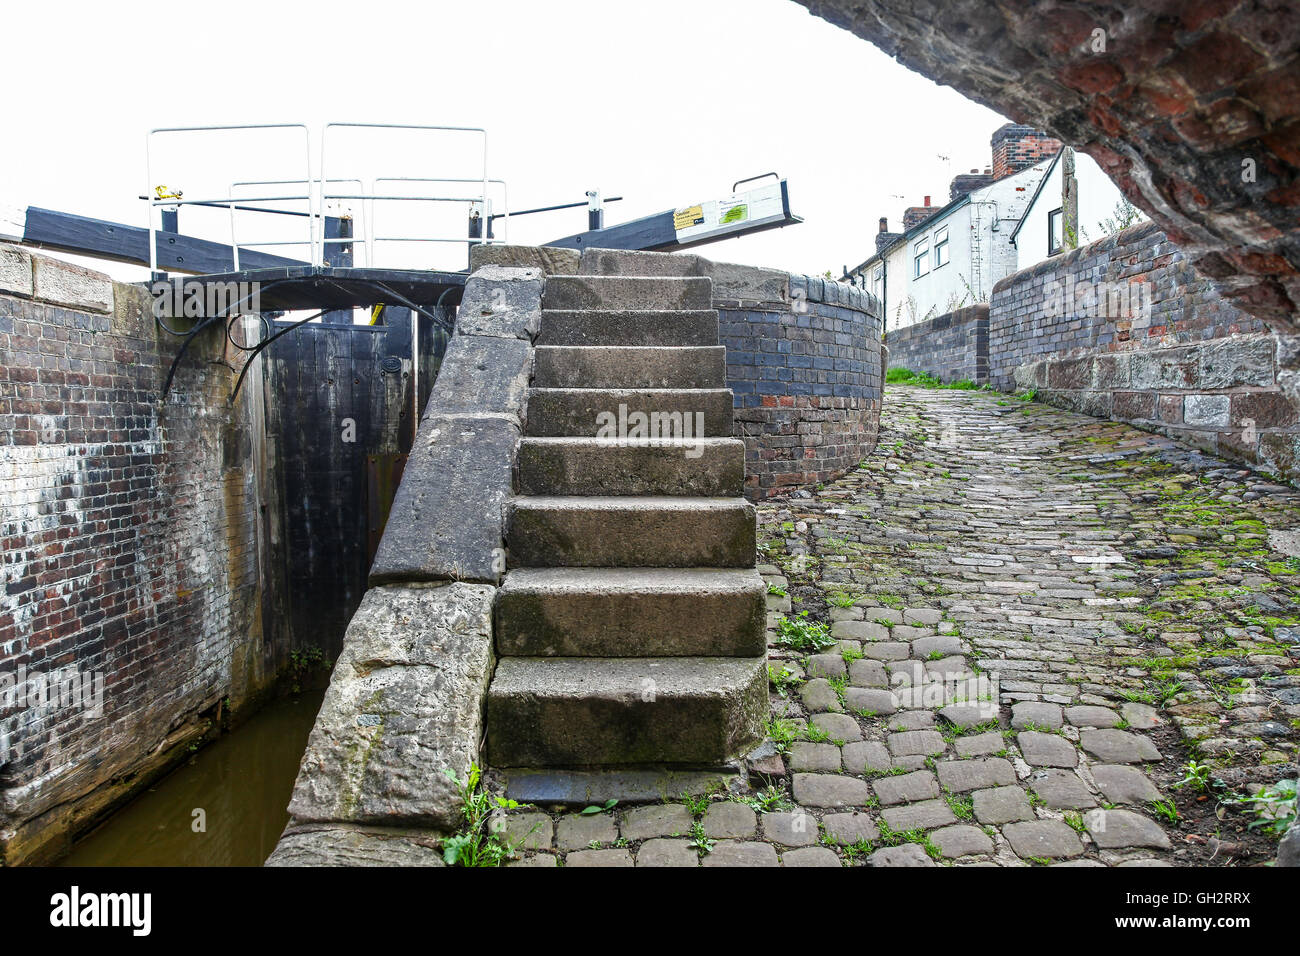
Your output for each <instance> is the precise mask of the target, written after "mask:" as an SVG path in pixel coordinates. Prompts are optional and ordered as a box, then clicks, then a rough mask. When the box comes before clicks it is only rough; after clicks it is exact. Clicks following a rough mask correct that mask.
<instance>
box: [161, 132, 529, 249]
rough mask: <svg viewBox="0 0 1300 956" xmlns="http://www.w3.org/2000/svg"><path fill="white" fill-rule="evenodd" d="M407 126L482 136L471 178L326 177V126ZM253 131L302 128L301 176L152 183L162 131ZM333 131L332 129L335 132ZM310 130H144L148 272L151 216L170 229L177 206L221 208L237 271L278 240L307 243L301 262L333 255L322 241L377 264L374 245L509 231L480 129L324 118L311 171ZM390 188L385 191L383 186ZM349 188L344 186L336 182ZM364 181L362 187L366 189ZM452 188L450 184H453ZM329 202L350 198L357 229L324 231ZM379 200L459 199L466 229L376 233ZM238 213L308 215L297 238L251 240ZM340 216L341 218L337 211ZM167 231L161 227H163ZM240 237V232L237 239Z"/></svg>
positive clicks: (482, 239) (505, 200) (464, 239)
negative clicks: (469, 187) (171, 186)
mask: <svg viewBox="0 0 1300 956" xmlns="http://www.w3.org/2000/svg"><path fill="white" fill-rule="evenodd" d="M348 129H351V130H407V131H415V132H427V133H433V134H446V133H450V134H467V135H471V136H475V137H478V138H480V140H481V164H482V165H481V168H482V175H481V176H476V177H474V178H463V177H446V176H376V177H373V178H370V179H369V180H368V181H367V180H365V179H362V178H358V177H352V176H350V177H331V176H330V175H329V162H330V153H329V142H330V138H331V137H330V131H331V130H335V131H341V130H348ZM252 130H301V131H302V134H303V141H304V145H305V149H304V153H303V155H304V159H305V163H304V175H303V177H302V178H300V179H276V180H239V181H234V182H231V183H230V184H229V186H228V188H227V194H226V195H225V196H212V197H206V196H205V197H202V198H199V199H191V198H186V197H184V196H183V194H181V193H175V194H167V193H165V192H164V191H163V190H162V189H161V188H158V189H155V185H154V182H153V176H154V166H155V162H154V143H155V138H156V137H158V136H160V135H163V134H190V133H213V132H218V133H220V132H225V133H231V132H238V131H252ZM336 135H337V133H336ZM311 161H312V152H311V130H310V129H309V128H308V126H307V125H306V124H303V123H258V124H244V125H228V126H173V127H160V128H157V129H153V130H150V131H149V134H148V137H147V140H146V175H147V176H148V177H149V192H148V193H147V195H146V197H145V198H147V199H148V202H149V267H150V271H151V272H157V271H158V261H157V232H158V215H157V211H159V210H161V211H162V213H163V215H164V223H165V222H166V221H167V220H166V216H167V214H168V213H171V223H172V224H173V225H172V226H171V227H170V228H171V230H172V231H176V230H177V229H178V227H177V226H176V225H175V223H176V222H177V219H176V213H178V211H179V209H180V207H181V206H201V207H216V208H223V209H225V210H227V212H228V213H229V228H230V244H231V249H232V258H233V262H234V268H235V270H236V271H238V270H239V268H240V261H239V259H240V256H239V253H240V250H241V249H254V248H270V247H280V246H306V247H307V251H308V255H307V261H308V262H310V263H311V264H313V265H323V264H328V263H330V262H331V260H332V259H333V258H334V257H332V256H331V255H329V249H328V247H329V246H332V245H345V244H346V245H349V246H350V247H351V248H353V249H356V248H360V249H362V250H364V255H365V264H366V265H367V266H371V267H374V266H376V265H378V264H379V258H380V257H379V254H378V252H379V250H378V248H377V247H378V245H379V244H380V243H412V242H420V243H460V244H467V245H475V244H481V243H492V242H504V241H506V240H507V239H508V236H509V223H510V203H509V194H508V192H507V189H506V183H505V181H504V180H502V179H493V178H491V177H490V176H489V175H488V167H487V131H486V130H485V129H482V128H480V127H466V126H429V125H413V124H397V123H342V122H331V123H326V124H325V125H324V126H323V127H322V130H321V142H320V168H319V171H318V174H317V175H315V176H313V175H312V170H311ZM401 183H437V184H460V185H465V184H476V185H479V186H481V189H480V190H478V191H476V192H475V193H474V194H472V195H468V196H430V195H424V194H418V193H408V192H404V191H402V188H401V186H400V185H396V184H401ZM385 184H389V185H394V186H395V190H394V191H391V192H390V191H389V188H388V185H385ZM344 185H347V186H355V189H351V190H344V189H341V188H340V187H341V186H344ZM252 187H258V190H257V192H258V193H259V194H258V195H255V196H248V195H242V194H237V191H238V190H244V189H249V188H252ZM271 187H302V188H300V189H291V190H287V191H284V192H277V191H276V190H275V189H274V188H271ZM367 187H369V188H367ZM494 187H500V192H501V204H502V209H503V210H504V212H495V213H494V212H493V196H492V193H493V190H494ZM453 191H454V190H453ZM333 202H349V203H357V204H358V205H359V207H360V215H359V216H354V217H353V222H354V223H359V224H360V229H359V234H356V235H353V236H342V237H338V236H328V235H326V234H325V233H326V230H325V229H324V228H323V225H324V221H325V218H326V216H327V206H328V205H329V204H330V203H333ZM252 203H294V204H301V207H300V208H298V209H283V208H280V209H277V208H267V207H257V206H253V205H250V204H252ZM383 203H464V204H465V205H466V206H467V207H468V208H467V214H466V217H465V220H464V221H465V222H467V223H468V228H467V229H466V230H465V232H464V233H462V234H460V235H439V234H436V231H435V234H425V235H396V234H394V235H379V234H377V232H376V229H375V209H376V206H377V205H379V204H383ZM237 214H263V215H290V216H301V217H304V218H306V220H307V229H306V235H305V237H301V238H289V239H284V238H274V239H272V238H264V237H261V236H258V235H256V234H254V235H253V236H252V237H251V238H250V237H249V235H248V233H247V231H246V230H245V229H244V228H241V227H240V226H237V223H236V220H237ZM340 218H342V217H340ZM496 219H503V220H504V222H503V228H502V237H501V238H500V239H498V238H497V237H496V236H495V235H494V234H493V232H492V228H491V224H492V222H493V221H494V220H496ZM164 229H166V226H164ZM241 237H242V238H241Z"/></svg>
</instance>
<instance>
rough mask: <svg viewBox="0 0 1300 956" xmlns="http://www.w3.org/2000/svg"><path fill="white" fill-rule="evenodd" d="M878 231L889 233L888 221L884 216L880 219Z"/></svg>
mask: <svg viewBox="0 0 1300 956" xmlns="http://www.w3.org/2000/svg"><path fill="white" fill-rule="evenodd" d="M880 231H881V232H889V220H888V219H886V218H885V217H884V216H881V217H880Z"/></svg>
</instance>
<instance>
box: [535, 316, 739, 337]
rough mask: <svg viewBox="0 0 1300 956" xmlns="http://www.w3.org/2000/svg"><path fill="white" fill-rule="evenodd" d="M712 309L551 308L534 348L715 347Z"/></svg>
mask: <svg viewBox="0 0 1300 956" xmlns="http://www.w3.org/2000/svg"><path fill="white" fill-rule="evenodd" d="M718 342H719V339H718V313H717V312H715V311H714V310H712V309H692V310H681V309H678V310H664V309H581V310H576V309H551V310H549V311H544V312H543V313H542V328H541V332H540V333H539V334H538V336H537V344H538V345H717V344H718Z"/></svg>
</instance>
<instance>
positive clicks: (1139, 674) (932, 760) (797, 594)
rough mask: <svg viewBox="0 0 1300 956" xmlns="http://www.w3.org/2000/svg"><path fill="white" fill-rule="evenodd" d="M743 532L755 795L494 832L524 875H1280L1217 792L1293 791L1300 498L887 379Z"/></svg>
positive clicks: (536, 820) (1048, 421)
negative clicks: (846, 441) (755, 731)
mask: <svg viewBox="0 0 1300 956" xmlns="http://www.w3.org/2000/svg"><path fill="white" fill-rule="evenodd" d="M759 522H760V528H759V536H760V542H761V544H762V547H763V552H764V557H763V558H761V559H760V560H762V561H764V562H765V564H764V565H763V566H762V568H761V570H762V571H763V573H764V576H765V577H766V578H767V580H768V583H769V610H770V613H769V628H770V629H769V641H770V645H771V651H770V656H771V666H770V671H771V674H772V678H773V680H772V695H771V697H772V721H771V724H770V725H769V733H770V737H771V740H770V741H769V743H768V744H767V745H765V749H761V750H760V751H759V752H758V753H756V754H755V755H754V756H753V757H752V758H751V760H750V765H751V768H752V771H751V774H750V782H751V785H752V786H753V787H755V788H756V789H750V790H745V791H743V792H736V793H729V792H725V791H724V792H719V793H714V794H712V795H711V796H709V797H707V798H703V799H698V800H694V801H690V802H685V801H683V800H682V799H681V798H677V799H676V800H673V799H669V800H666V801H665V803H663V804H662V805H654V806H648V807H637V808H620V807H615V808H613V809H611V810H608V811H606V812H602V813H591V814H587V815H579V814H573V813H556V814H549V813H546V812H544V811H543V810H532V811H528V812H524V813H519V814H516V815H512V816H511V817H509V818H508V826H509V830H510V832H511V833H512V834H514V835H515V837H516V838H517V839H520V840H522V841H523V843H524V845H525V848H526V850H527V851H528V852H525V853H522V854H521V859H520V860H519V861H518V862H519V863H520V864H524V865H557V864H560V863H563V864H565V865H569V866H581V865H625V866H630V865H696V864H697V862H698V863H702V864H703V865H705V866H717V865H769V866H775V865H785V866H841V865H857V864H861V863H868V864H870V865H877V866H881V865H883V866H891V865H893V866H900V865H901V866H934V865H942V864H952V865H970V864H978V865H1026V864H1028V865H1049V864H1051V865H1071V866H1081V865H1089V866H1099V865H1119V866H1130V865H1178V864H1206V863H1209V864H1211V865H1243V864H1251V863H1260V862H1264V861H1265V860H1267V859H1271V856H1272V850H1273V847H1274V846H1275V841H1272V840H1270V839H1269V838H1268V837H1267V836H1263V835H1261V834H1260V832H1259V830H1258V829H1253V830H1252V829H1247V824H1248V823H1250V822H1251V821H1253V820H1254V819H1255V817H1254V816H1252V815H1251V814H1249V813H1247V812H1246V810H1245V809H1244V808H1243V807H1242V806H1241V805H1226V806H1225V805H1224V804H1223V801H1224V800H1225V799H1228V798H1231V797H1233V796H1234V795H1238V796H1239V795H1245V794H1249V793H1251V792H1253V791H1256V790H1258V789H1259V787H1260V786H1262V785H1269V784H1273V783H1275V782H1276V781H1279V780H1282V779H1284V778H1292V779H1293V778H1295V776H1296V773H1297V769H1296V753H1297V751H1296V744H1297V741H1298V740H1300V719H1298V718H1300V558H1297V557H1296V555H1297V554H1300V530H1298V529H1300V493H1297V492H1296V491H1294V490H1292V489H1288V488H1286V487H1284V486H1280V485H1277V484H1274V483H1272V482H1271V481H1270V480H1269V479H1268V478H1266V477H1263V476H1260V475H1257V474H1254V473H1252V472H1248V471H1245V470H1243V469H1240V468H1237V467H1235V466H1230V465H1226V464H1224V463H1223V462H1221V461H1218V460H1216V459H1212V458H1208V457H1206V456H1203V455H1201V454H1199V453H1197V452H1195V451H1192V450H1189V449H1187V448H1186V447H1185V446H1181V445H1178V444H1176V443H1174V442H1172V441H1169V440H1166V439H1164V438H1161V437H1159V436H1155V435H1151V434H1148V433H1145V432H1141V431H1137V430H1135V429H1132V428H1129V427H1127V426H1124V425H1120V424H1116V423H1112V422H1105V421H1099V420H1097V419H1092V418H1087V417H1084V416H1080V415H1077V414H1073V413H1069V412H1064V411H1060V410H1057V409H1053V408H1050V407H1047V406H1044V405H1040V404H1037V403H1031V402H1023V401H1020V400H1019V399H1016V398H1012V397H1008V396H1003V395H998V394H996V393H989V392H961V391H943V390H934V391H931V390H918V389H911V388H892V387H891V388H890V389H889V391H888V392H887V395H886V402H885V410H884V421H883V429H882V436H881V442H880V447H879V449H878V450H877V452H876V453H875V454H874V455H873V456H871V457H870V458H868V459H867V460H866V461H864V462H863V463H862V465H861V467H860V468H859V469H858V470H857V471H856V472H854V473H853V474H851V475H848V476H846V477H844V478H843V479H840V480H839V481H836V482H833V483H830V484H828V485H827V486H825V487H824V488H822V489H819V490H818V491H817V492H813V493H809V492H799V493H796V494H795V495H794V496H792V497H790V498H789V499H787V500H779V501H775V502H771V503H768V504H765V505H763V506H762V507H761V508H760V517H759ZM1189 762H1190V770H1189ZM1189 775H1190V777H1191V778H1192V779H1191V781H1190V782H1185V783H1183V784H1182V785H1181V786H1175V784H1178V783H1179V781H1183V780H1185V779H1186V778H1188V777H1189ZM764 784H766V786H765V787H764V786H763V785H764Z"/></svg>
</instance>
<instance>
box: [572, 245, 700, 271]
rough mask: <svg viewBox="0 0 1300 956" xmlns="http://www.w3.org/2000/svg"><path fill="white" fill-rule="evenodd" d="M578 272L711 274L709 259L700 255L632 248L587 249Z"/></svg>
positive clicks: (583, 251) (583, 252) (583, 253)
mask: <svg viewBox="0 0 1300 956" xmlns="http://www.w3.org/2000/svg"><path fill="white" fill-rule="evenodd" d="M578 272H579V273H581V274H582V275H606V276H703V275H708V272H707V271H706V270H705V261H704V260H703V259H701V258H700V257H699V256H695V255H689V254H686V255H683V254H682V253H679V252H641V251H636V250H631V249H583V250H582V259H581V264H580V265H579V266H578Z"/></svg>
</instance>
